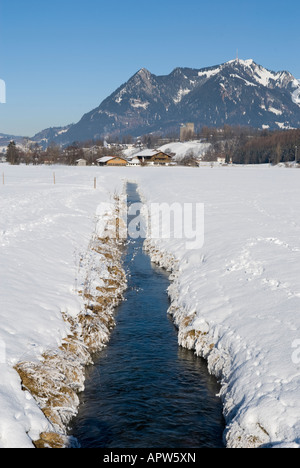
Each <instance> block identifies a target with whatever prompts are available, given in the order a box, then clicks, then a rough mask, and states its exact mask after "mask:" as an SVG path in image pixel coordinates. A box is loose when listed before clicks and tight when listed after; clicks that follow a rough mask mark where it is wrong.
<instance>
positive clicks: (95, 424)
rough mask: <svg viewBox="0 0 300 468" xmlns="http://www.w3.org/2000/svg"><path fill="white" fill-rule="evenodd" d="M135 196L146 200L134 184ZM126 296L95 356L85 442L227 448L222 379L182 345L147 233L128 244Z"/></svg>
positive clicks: (76, 428)
mask: <svg viewBox="0 0 300 468" xmlns="http://www.w3.org/2000/svg"><path fill="white" fill-rule="evenodd" d="M128 200H129V202H130V203H134V202H138V201H140V199H139V196H138V194H137V192H136V186H135V185H134V184H128ZM124 264H125V268H126V269H127V271H128V290H127V292H126V301H124V302H123V303H122V304H121V306H120V307H119V308H118V309H117V311H116V322H117V326H116V328H115V329H114V331H113V332H112V335H111V340H110V342H109V345H108V346H107V348H105V349H104V350H103V351H102V352H101V353H99V354H98V355H97V357H96V358H94V361H95V365H94V366H92V367H90V368H89V370H88V373H87V380H86V390H85V391H84V392H83V394H82V397H81V400H82V401H81V406H80V410H79V414H78V416H77V417H76V418H75V420H74V422H73V425H72V427H71V430H70V435H72V436H74V437H76V438H77V440H78V441H79V443H80V445H81V447H82V448H97V447H98V448H222V447H224V445H223V442H222V434H223V431H224V420H223V417H222V405H221V401H220V399H219V398H218V397H216V394H217V393H218V392H219V386H218V384H217V382H216V380H215V379H214V378H213V377H212V376H210V375H209V374H208V371H207V366H206V363H205V361H204V360H202V359H201V358H198V357H196V356H195V355H194V353H193V352H192V351H189V350H185V349H183V348H181V347H179V346H178V341H177V330H176V329H175V327H174V325H173V323H172V320H171V318H170V317H168V315H167V309H168V307H169V300H168V295H167V288H168V286H169V279H168V275H167V273H166V272H165V271H163V270H162V269H159V268H157V267H155V266H154V265H153V264H151V262H150V259H149V257H148V256H147V255H146V254H145V253H144V252H143V241H142V239H137V240H135V241H132V240H131V241H130V242H129V244H128V247H127V250H126V257H125V263H124Z"/></svg>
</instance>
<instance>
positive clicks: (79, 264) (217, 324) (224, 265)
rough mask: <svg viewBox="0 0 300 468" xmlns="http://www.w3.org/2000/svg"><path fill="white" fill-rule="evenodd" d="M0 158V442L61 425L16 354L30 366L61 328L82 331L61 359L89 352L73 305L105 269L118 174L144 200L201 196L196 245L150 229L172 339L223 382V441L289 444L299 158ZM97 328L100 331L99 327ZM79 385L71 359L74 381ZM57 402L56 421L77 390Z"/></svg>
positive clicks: (56, 342)
mask: <svg viewBox="0 0 300 468" xmlns="http://www.w3.org/2000/svg"><path fill="white" fill-rule="evenodd" d="M3 170H4V171H5V185H3V186H1V187H0V190H1V197H0V208H1V219H0V243H1V262H0V271H1V283H0V294H1V310H0V315H1V318H0V320H1V327H0V344H1V348H0V351H1V354H0V366H1V382H0V410H1V418H0V447H2V448H4V447H33V443H32V441H36V440H38V439H39V437H40V434H41V433H47V432H52V431H61V427H60V424H57V425H55V424H53V420H52V421H49V419H48V418H47V417H46V416H47V412H46V411H45V410H44V411H42V410H41V408H42V409H43V399H41V398H40V397H39V398H33V397H32V395H31V394H30V393H29V391H28V390H26V388H25V389H24V382H23V389H22V381H21V377H20V373H18V372H17V371H16V367H17V366H18V365H19V364H20V363H33V364H36V365H37V366H38V365H39V364H41V363H43V362H44V361H45V359H46V356H51V359H52V357H53V356H56V355H55V354H53V353H55V351H56V350H59V349H61V346H62V344H64V343H65V344H66V343H67V342H68V339H69V338H70V337H71V336H73V337H74V336H76V337H77V338H78V341H80V344H81V345H82V346H81V347H80V348H79V349H80V351H81V353H79V352H77V354H75V357H74V360H73V361H72V362H73V364H74V366H73V367H74V369H76V368H77V367H76V366H78V369H79V368H81V367H83V366H84V365H85V364H86V363H87V362H88V361H89V358H88V356H85V354H84V350H85V349H86V347H87V343H86V342H84V341H83V342H82V334H81V331H82V330H81V328H83V327H84V324H83V322H81V321H79V320H78V317H79V316H80V314H81V313H82V311H83V310H84V309H85V308H86V302H87V301H90V300H91V301H92V300H93V297H94V296H95V295H97V292H98V293H100V292H101V291H102V290H104V289H105V288H104V285H105V284H107V283H108V282H110V281H111V277H110V275H109V273H111V272H112V271H114V270H113V269H112V267H111V268H110V267H109V263H108V261H109V255H108V254H105V255H104V254H103V252H102V254H101V255H100V257H99V256H97V248H98V247H97V245H96V244H95V242H96V239H97V238H100V239H101V238H103V230H104V229H105V227H106V226H107V222H108V220H109V217H111V216H112V217H113V216H115V214H114V213H113V211H112V209H104V206H105V205H103V203H104V202H111V201H112V200H113V198H114V197H113V196H114V194H115V193H117V192H118V193H121V192H122V190H123V187H124V183H125V181H126V180H127V179H128V178H130V180H131V181H135V182H137V183H138V185H139V190H140V193H141V196H142V199H143V201H144V203H145V206H150V204H151V203H163V202H166V203H167V204H168V205H171V204H173V203H175V202H180V203H181V204H183V203H187V204H188V203H192V204H195V203H203V204H204V208H205V217H204V221H205V222H204V235H205V237H204V245H203V247H201V248H200V249H194V250H190V249H187V248H186V247H187V242H186V241H187V240H186V239H185V238H184V237H183V238H174V236H171V238H160V239H150V238H149V239H148V240H147V242H146V248H147V250H148V251H149V253H150V255H151V257H152V260H153V261H155V262H157V263H159V264H161V265H162V266H164V267H165V268H168V269H169V270H171V271H172V272H173V275H172V278H173V281H172V284H171V286H170V289H169V294H170V298H171V307H170V310H169V312H170V313H171V314H172V315H173V317H174V321H175V323H176V324H177V326H178V337H179V343H180V344H181V345H182V346H186V347H188V348H190V349H193V350H195V352H196V353H197V354H198V355H200V356H204V357H205V358H206V359H207V361H208V367H209V370H210V372H211V373H213V374H215V375H216V376H217V378H218V379H219V380H220V382H221V394H220V396H221V398H222V400H223V404H224V415H225V418H226V423H227V428H226V433H225V437H226V441H227V446H228V447H248V446H249V447H258V446H261V445H266V446H272V447H273V446H280V447H282V446H284V447H285V446H288V447H299V445H300V402H299V401H300V400H299V386H300V336H299V329H300V319H299V303H300V285H299V264H300V235H299V234H300V196H299V195H300V193H299V192H300V185H299V177H300V172H299V171H298V170H297V169H286V168H276V167H275V168H271V167H269V166H260V167H258V166H253V167H216V168H209V167H202V168H199V169H198V168H197V169H192V168H182V167H174V168H161V169H160V168H112V169H108V168H68V167H55V168H54V169H53V168H48V167H38V168H33V167H24V166H21V167H17V168H14V167H9V166H3ZM53 171H55V173H56V184H55V185H54V183H53V175H52V173H53ZM96 176H97V189H96V190H95V189H94V187H93V180H94V177H96ZM110 206H113V205H110ZM104 215H105V216H104ZM176 222H181V220H178V219H177V220H176ZM111 252H113V250H111ZM87 286H88V287H87ZM83 291H88V292H89V293H87V292H86V293H85V294H83ZM92 312H93V309H90V314H91V315H92ZM99 333H100V334H101V333H103V334H104V336H103V343H104V344H105V342H106V341H107V334H106V333H105V327H104V328H101V329H99ZM84 345H85V346H84ZM76 349H77V348H76ZM77 351H78V349H77ZM158 352H159V350H158ZM69 359H70V360H71V357H69ZM70 360H69V361H68V362H69V363H70V362H71V361H70ZM66 367H67V368H68V369H70V365H67V366H66ZM63 372H64V368H63V367H62V368H59V372H56V373H53V379H54V380H55V379H58V380H59V378H61V376H57V373H60V374H63ZM66 379H68V376H67V377H66ZM70 385H71V384H70ZM83 385H84V377H83V372H82V371H81V372H80V373H79V376H78V379H77V383H76V384H75V383H74V384H73V387H72V385H71V388H72V389H73V390H74V391H75V390H80V389H82V388H83ZM25 387H26V386H25ZM24 390H25V391H24ZM72 395H73V394H72ZM68 403H69V404H68V405H66V406H67V408H66V411H65V412H63V413H62V412H61V411H58V413H59V416H60V419H61V420H62V421H63V422H67V421H68V414H69V413H70V414H69V416H70V417H72V416H73V415H74V414H76V408H77V404H78V402H77V401H76V398H75V397H73V398H72V399H71V403H70V401H69V402H68Z"/></svg>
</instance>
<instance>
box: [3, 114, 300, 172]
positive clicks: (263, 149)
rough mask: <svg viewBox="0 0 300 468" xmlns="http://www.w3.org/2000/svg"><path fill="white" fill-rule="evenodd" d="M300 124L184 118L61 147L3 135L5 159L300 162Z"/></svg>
mask: <svg viewBox="0 0 300 468" xmlns="http://www.w3.org/2000/svg"><path fill="white" fill-rule="evenodd" d="M299 155H300V130H299V129H292V130H277V131H269V130H266V129H263V130H259V129H251V128H248V127H247V128H245V127H239V126H236V127H232V126H229V125H224V126H223V127H221V128H214V127H203V128H201V130H200V131H198V133H196V132H195V129H194V124H193V123H187V124H182V125H181V127H180V131H179V132H178V136H177V135H175V136H174V135H173V136H165V137H162V136H161V135H155V134H148V135H144V136H142V137H139V138H134V137H132V136H130V135H128V136H123V137H122V141H121V142H120V141H119V140H118V138H117V137H115V138H112V137H108V138H107V139H106V140H97V141H94V140H93V141H87V142H75V143H73V144H71V145H69V146H66V147H61V146H59V145H57V144H55V143H50V144H48V141H47V142H45V141H43V142H34V141H32V140H30V139H29V138H25V139H24V138H23V139H21V138H19V139H18V140H16V141H14V140H12V141H10V140H9V138H6V139H5V138H4V137H3V136H1V135H0V163H9V164H11V165H16V164H27V165H29V164H31V165H39V164H47V165H52V164H65V165H69V166H101V167H104V166H108V167H113V166H125V167H133V166H141V167H143V166H153V167H156V166H169V167H170V166H171V167H172V166H178V165H180V166H191V167H199V166H201V165H207V164H209V165H211V166H214V165H231V164H272V165H277V164H285V165H286V166H289V165H291V164H292V165H295V164H297V166H298V165H299V164H298V163H299Z"/></svg>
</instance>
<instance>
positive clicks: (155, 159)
mask: <svg viewBox="0 0 300 468" xmlns="http://www.w3.org/2000/svg"><path fill="white" fill-rule="evenodd" d="M134 156H135V158H138V159H139V160H140V162H141V163H142V164H148V165H150V166H155V165H159V166H166V165H169V164H170V163H171V162H172V157H171V156H169V155H168V154H166V153H163V151H160V150H154V149H146V150H143V151H141V152H140V153H138V154H135V155H134Z"/></svg>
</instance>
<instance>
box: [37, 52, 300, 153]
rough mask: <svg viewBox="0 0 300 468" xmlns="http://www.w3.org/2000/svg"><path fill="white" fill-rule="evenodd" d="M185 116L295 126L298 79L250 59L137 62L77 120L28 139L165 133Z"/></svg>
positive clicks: (299, 113) (213, 122)
mask: <svg viewBox="0 0 300 468" xmlns="http://www.w3.org/2000/svg"><path fill="white" fill-rule="evenodd" d="M185 122H194V123H195V127H196V128H201V126H222V125H224V124H229V125H241V126H251V127H254V128H269V129H272V130H273V129H288V128H299V127H300V81H299V80H297V79H296V78H295V77H294V76H293V75H292V74H291V73H290V72H288V71H279V72H274V71H271V70H268V69H266V68H264V67H263V66H261V65H258V64H257V63H256V62H255V61H254V60H252V59H248V60H240V59H236V60H231V61H229V62H225V63H223V64H221V65H215V66H211V67H205V68H201V69H196V68H188V67H183V68H181V67H177V68H175V69H174V70H173V71H172V72H171V73H170V74H168V75H154V74H152V73H151V72H150V71H149V70H148V69H146V68H141V69H140V70H138V71H137V72H136V73H135V74H134V75H133V76H132V77H131V78H129V80H128V81H127V82H126V83H123V84H122V85H121V86H119V88H117V89H116V90H115V91H114V92H113V93H112V94H111V95H110V96H108V97H107V98H105V99H104V100H103V101H102V102H101V103H100V105H99V106H98V107H96V108H95V109H93V110H91V111H89V112H87V113H86V114H84V115H83V117H82V118H81V119H80V120H79V122H77V123H75V124H71V125H69V126H66V127H61V128H54V129H53V128H52V129H47V130H44V131H42V132H39V133H38V134H37V135H35V136H34V137H33V139H34V140H35V141H38V142H41V141H44V142H47V143H50V142H51V141H54V142H55V143H58V144H70V143H72V142H74V141H84V140H89V139H100V138H101V139H102V138H105V137H107V136H109V135H115V136H120V137H121V136H122V135H126V134H131V135H133V136H139V135H141V134H146V133H151V132H161V133H166V132H168V131H171V130H174V129H176V128H179V126H180V124H181V123H185Z"/></svg>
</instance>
